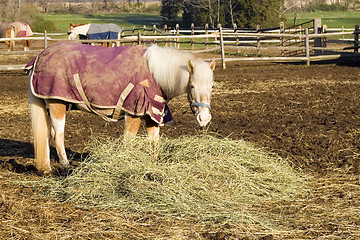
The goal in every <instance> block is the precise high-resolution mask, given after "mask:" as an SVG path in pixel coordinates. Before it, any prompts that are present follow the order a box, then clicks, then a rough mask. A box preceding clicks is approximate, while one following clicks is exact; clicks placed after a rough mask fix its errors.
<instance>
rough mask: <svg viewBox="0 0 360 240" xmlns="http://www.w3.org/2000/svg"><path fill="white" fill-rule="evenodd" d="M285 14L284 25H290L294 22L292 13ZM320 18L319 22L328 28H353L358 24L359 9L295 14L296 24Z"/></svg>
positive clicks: (359, 19)
mask: <svg viewBox="0 0 360 240" xmlns="http://www.w3.org/2000/svg"><path fill="white" fill-rule="evenodd" d="M285 16H286V19H287V20H286V25H287V26H292V25H293V23H294V13H288V14H286V15H285ZM314 18H321V23H322V24H323V25H327V26H328V27H329V28H341V27H342V26H344V28H354V27H355V25H360V11H346V12H304V13H298V14H297V20H296V24H299V23H302V22H306V21H309V20H312V19H314Z"/></svg>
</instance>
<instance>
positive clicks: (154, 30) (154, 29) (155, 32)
mask: <svg viewBox="0 0 360 240" xmlns="http://www.w3.org/2000/svg"><path fill="white" fill-rule="evenodd" d="M153 33H154V37H155V36H156V35H157V31H156V25H155V24H154V25H153ZM154 43H155V44H156V43H157V40H156V38H155V39H154Z"/></svg>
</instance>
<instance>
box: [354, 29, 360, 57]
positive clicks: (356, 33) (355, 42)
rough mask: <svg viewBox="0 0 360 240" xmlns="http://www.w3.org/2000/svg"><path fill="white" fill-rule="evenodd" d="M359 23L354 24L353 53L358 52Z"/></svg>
mask: <svg viewBox="0 0 360 240" xmlns="http://www.w3.org/2000/svg"><path fill="white" fill-rule="evenodd" d="M359 33H360V32H359V25H355V31H354V53H359Z"/></svg>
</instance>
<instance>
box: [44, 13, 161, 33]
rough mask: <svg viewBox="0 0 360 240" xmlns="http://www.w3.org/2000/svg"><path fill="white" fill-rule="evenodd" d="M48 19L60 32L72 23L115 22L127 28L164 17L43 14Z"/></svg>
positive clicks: (146, 23)
mask: <svg viewBox="0 0 360 240" xmlns="http://www.w3.org/2000/svg"><path fill="white" fill-rule="evenodd" d="M43 17H44V18H45V19H46V20H49V21H52V22H53V23H54V24H55V26H56V27H57V28H58V29H59V30H60V32H66V31H67V29H68V27H69V24H70V23H115V24H117V25H119V26H120V27H124V28H125V29H131V28H132V27H133V26H135V27H143V25H146V26H148V27H152V25H153V24H161V23H162V18H161V17H160V16H156V15H148V14H129V13H116V14H115V13H114V14H43Z"/></svg>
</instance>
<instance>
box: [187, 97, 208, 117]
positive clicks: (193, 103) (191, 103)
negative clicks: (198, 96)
mask: <svg viewBox="0 0 360 240" xmlns="http://www.w3.org/2000/svg"><path fill="white" fill-rule="evenodd" d="M188 97H189V100H190V101H189V102H190V109H191V111H192V113H193V114H195V111H194V109H193V107H206V108H208V109H209V110H211V106H210V104H207V103H203V102H197V101H194V100H193V98H192V96H191V94H188Z"/></svg>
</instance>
